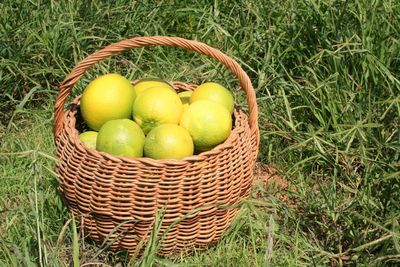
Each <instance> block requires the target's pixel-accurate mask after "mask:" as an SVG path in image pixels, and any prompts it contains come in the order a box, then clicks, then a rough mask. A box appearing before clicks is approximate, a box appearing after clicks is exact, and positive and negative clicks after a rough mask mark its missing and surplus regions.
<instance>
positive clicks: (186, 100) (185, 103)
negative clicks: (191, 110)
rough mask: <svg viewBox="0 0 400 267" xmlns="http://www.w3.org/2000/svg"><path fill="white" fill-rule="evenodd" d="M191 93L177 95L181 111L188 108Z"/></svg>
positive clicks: (185, 92)
mask: <svg viewBox="0 0 400 267" xmlns="http://www.w3.org/2000/svg"><path fill="white" fill-rule="evenodd" d="M192 93H193V91H184V92H180V93H179V94H178V96H179V98H180V99H181V101H182V105H183V111H185V110H186V109H187V108H188V107H189V104H190V102H189V101H190V96H191V95H192Z"/></svg>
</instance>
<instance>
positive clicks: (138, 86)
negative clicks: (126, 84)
mask: <svg viewBox="0 0 400 267" xmlns="http://www.w3.org/2000/svg"><path fill="white" fill-rule="evenodd" d="M153 87H157V88H160V89H164V88H166V89H170V90H172V91H175V89H174V88H173V87H172V86H171V85H170V84H169V83H168V82H166V81H164V80H161V79H156V78H144V79H141V80H139V81H138V82H137V83H135V84H134V85H133V90H135V93H136V96H138V95H140V94H141V93H142V92H143V91H145V90H146V89H149V88H153Z"/></svg>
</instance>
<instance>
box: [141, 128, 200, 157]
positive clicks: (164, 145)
mask: <svg viewBox="0 0 400 267" xmlns="http://www.w3.org/2000/svg"><path fill="white" fill-rule="evenodd" d="M193 150H194V147H193V140H192V138H191V137H190V134H189V132H188V131H187V130H186V129H185V128H183V127H181V126H179V125H176V124H172V123H167V124H162V125H160V126H157V127H155V128H153V129H152V130H151V131H150V132H149V134H148V135H147V136H146V139H145V141H144V155H145V156H146V157H149V158H153V159H182V158H184V157H188V156H191V155H193Z"/></svg>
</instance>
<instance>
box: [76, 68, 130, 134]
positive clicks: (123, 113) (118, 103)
mask: <svg viewBox="0 0 400 267" xmlns="http://www.w3.org/2000/svg"><path fill="white" fill-rule="evenodd" d="M135 98H136V95H135V91H134V90H133V87H132V85H131V83H130V82H129V81H128V80H127V79H126V78H125V77H123V76H121V75H119V74H116V73H112V74H106V75H103V76H100V77H98V78H96V79H95V80H93V81H92V82H90V83H89V85H88V86H87V87H86V88H85V90H84V91H83V94H82V98H81V105H80V109H81V114H82V117H83V119H84V121H85V122H86V124H87V125H88V126H89V127H90V128H91V129H93V130H96V131H98V130H100V127H101V126H102V125H103V124H104V123H105V122H107V121H109V120H115V119H124V118H127V119H128V118H130V117H131V111H132V105H133V103H134V101H135Z"/></svg>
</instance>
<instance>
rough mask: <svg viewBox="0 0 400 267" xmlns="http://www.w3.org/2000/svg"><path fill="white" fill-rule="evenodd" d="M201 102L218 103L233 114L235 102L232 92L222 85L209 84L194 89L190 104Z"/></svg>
mask: <svg viewBox="0 0 400 267" xmlns="http://www.w3.org/2000/svg"><path fill="white" fill-rule="evenodd" d="M199 100H211V101H214V102H217V103H219V104H221V105H223V106H224V107H226V108H227V109H228V111H229V112H230V113H231V114H232V113H233V108H234V104H235V100H234V98H233V95H232V94H231V92H230V91H229V90H228V89H226V88H225V87H223V86H222V85H220V84H218V83H214V82H207V83H203V84H201V85H199V86H198V87H197V88H196V89H194V91H193V94H192V96H191V97H190V103H194V102H196V101H199Z"/></svg>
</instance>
